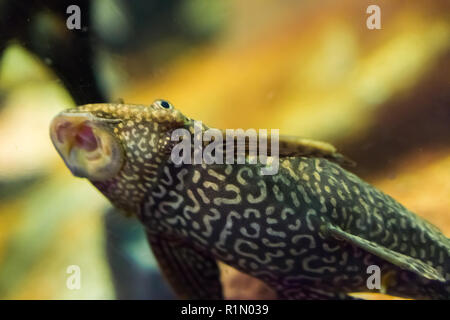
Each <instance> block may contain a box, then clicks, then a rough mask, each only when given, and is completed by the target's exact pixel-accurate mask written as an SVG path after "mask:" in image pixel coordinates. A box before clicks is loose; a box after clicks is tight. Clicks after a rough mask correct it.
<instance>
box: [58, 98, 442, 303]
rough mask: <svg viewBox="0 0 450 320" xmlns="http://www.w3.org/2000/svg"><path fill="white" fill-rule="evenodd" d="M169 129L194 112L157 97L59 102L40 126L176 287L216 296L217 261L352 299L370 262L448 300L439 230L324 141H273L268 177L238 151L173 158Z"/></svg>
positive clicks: (397, 291) (415, 290)
mask: <svg viewBox="0 0 450 320" xmlns="http://www.w3.org/2000/svg"><path fill="white" fill-rule="evenodd" d="M85 127H87V128H85ZM179 128H184V129H186V130H188V131H189V132H191V133H192V132H194V128H193V120H191V119H189V118H187V117H185V116H184V115H182V114H181V113H180V112H179V111H178V110H175V109H173V107H172V106H171V105H170V104H168V103H167V102H165V101H163V100H157V101H156V102H154V103H153V104H152V105H151V106H135V105H122V104H116V105H110V104H97V105H85V106H81V107H79V108H77V109H72V110H68V111H66V112H64V113H62V114H60V115H59V116H57V117H56V118H55V120H54V121H53V123H52V127H51V136H52V140H53V142H54V144H55V146H56V148H57V150H58V151H59V152H60V154H61V156H62V157H63V159H64V160H65V162H66V164H67V165H68V167H69V168H70V169H71V170H72V172H73V173H74V174H75V175H77V176H81V177H86V178H88V179H89V180H90V181H91V182H92V183H93V185H94V186H95V187H97V188H98V189H99V190H100V191H101V192H102V193H103V194H104V195H105V196H106V197H107V198H108V199H109V200H110V201H111V202H112V203H113V204H114V205H115V206H116V207H118V208H119V209H122V210H123V211H125V212H127V213H129V214H133V215H135V216H136V217H137V218H138V219H139V220H140V221H141V222H142V224H143V225H144V226H145V228H146V231H147V235H148V240H149V243H150V246H151V248H152V250H153V252H154V253H155V256H156V257H157V259H158V261H159V263H160V266H161V269H162V271H163V272H164V273H165V275H166V277H167V279H168V280H169V282H170V283H171V285H172V287H173V288H174V290H175V292H176V293H177V294H178V295H179V296H180V297H182V298H199V299H211V298H213V299H220V298H223V293H222V288H221V283H220V278H219V276H220V274H219V269H218V266H217V261H222V262H224V263H226V264H228V265H230V266H232V267H235V268H236V269H238V270H240V271H242V272H244V273H247V274H249V275H252V276H254V277H256V278H259V279H261V280H262V281H264V282H265V283H267V284H268V285H269V286H270V287H271V288H273V289H274V290H275V291H276V292H277V293H278V295H279V296H280V298H287V299H348V298H351V297H350V296H349V295H348V293H351V292H364V291H365V292H367V291H370V289H369V288H368V279H369V277H370V275H371V274H370V272H369V270H372V269H371V268H373V266H375V267H377V268H379V270H380V276H381V279H382V281H381V282H382V287H381V288H379V291H382V292H383V293H388V294H391V295H395V296H400V297H405V298H415V299H449V298H450V283H449V281H450V240H449V239H448V238H446V237H445V236H444V235H443V234H442V233H441V232H440V231H439V230H438V229H437V228H436V227H434V226H432V225H431V224H429V223H428V222H426V221H425V220H423V219H421V218H420V217H418V216H417V215H415V214H414V213H412V212H410V211H409V210H408V209H406V208H405V207H403V206H402V205H401V204H399V203H398V202H397V201H395V200H394V199H392V198H391V197H389V196H388V195H386V194H384V193H382V192H381V191H379V190H378V189H376V188H375V187H373V186H371V185H370V184H368V183H366V182H364V181H362V180H361V179H360V178H358V177H357V176H356V175H354V174H352V173H351V172H349V171H347V170H345V169H344V168H343V167H342V166H340V165H339V164H336V163H335V162H333V160H336V159H342V157H341V156H340V155H338V154H337V153H335V150H334V149H332V148H327V147H322V145H319V147H317V145H316V144H310V143H304V142H302V143H299V144H298V146H299V147H298V148H295V147H294V146H293V145H295V143H294V144H292V141H287V142H286V141H283V140H281V141H280V150H281V153H280V159H279V161H280V166H279V170H278V172H277V173H276V174H274V175H261V169H262V167H264V166H265V165H264V164H261V163H256V164H255V163H250V161H249V158H248V157H247V158H245V163H241V164H205V163H202V164H183V163H181V164H176V163H174V161H172V158H171V156H170V155H171V151H172V150H173V147H174V143H173V141H172V139H171V134H172V132H173V130H175V129H179ZM203 129H204V130H206V129H207V127H206V126H204V127H203ZM286 146H287V147H286ZM283 148H287V149H289V150H287V151H286V152H284V151H283ZM119 150H120V151H119ZM305 150H307V151H306V152H305ZM86 159H88V160H86ZM91 159H93V160H91ZM105 168H106V169H105Z"/></svg>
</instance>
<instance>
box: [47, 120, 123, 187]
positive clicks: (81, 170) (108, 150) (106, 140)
mask: <svg viewBox="0 0 450 320" xmlns="http://www.w3.org/2000/svg"><path fill="white" fill-rule="evenodd" d="M50 138H51V140H52V142H53V145H54V146H55V148H56V150H57V151H58V153H59V155H60V156H61V158H62V159H63V160H64V162H65V164H66V166H67V167H68V168H69V169H70V171H71V172H72V174H73V175H74V176H76V177H80V178H88V179H90V180H95V181H101V180H105V179H108V178H110V177H111V176H112V175H115V174H116V173H117V171H118V169H120V167H121V164H122V162H123V155H122V152H121V151H122V150H121V147H120V143H119V142H118V141H117V139H116V138H115V137H114V136H113V134H112V133H111V131H110V130H108V128H106V127H105V124H104V123H102V122H101V121H99V120H97V119H96V118H95V117H94V116H93V115H92V114H90V113H68V112H62V113H60V114H58V115H57V116H56V117H55V118H53V120H52V122H51V124H50Z"/></svg>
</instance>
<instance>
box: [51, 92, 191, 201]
mask: <svg viewBox="0 0 450 320" xmlns="http://www.w3.org/2000/svg"><path fill="white" fill-rule="evenodd" d="M189 121H190V119H189V118H187V117H185V116H184V115H183V114H182V113H181V112H180V111H178V110H176V109H174V108H173V106H172V105H171V104H170V103H169V102H167V101H165V100H156V101H155V102H153V103H152V104H151V105H147V106H144V105H132V104H109V103H105V104H87V105H82V106H79V107H76V108H71V109H68V110H65V111H63V112H61V113H59V114H58V115H56V117H55V118H54V119H53V120H52V122H51V124H50V137H51V140H52V142H53V145H54V146H55V148H56V150H57V151H58V153H59V155H60V156H61V157H62V159H63V160H64V162H65V164H66V166H67V167H68V168H69V169H70V171H71V172H72V174H73V175H74V176H76V177H81V178H87V179H88V180H90V181H91V182H92V183H93V184H94V185H95V186H96V187H97V188H98V189H100V191H102V192H103V193H104V194H105V195H106V196H107V197H108V198H109V199H110V200H111V201H112V202H113V203H120V205H119V207H125V206H128V204H126V203H125V202H127V201H138V200H139V199H141V198H142V197H143V196H144V193H145V192H144V190H148V189H150V188H151V187H152V181H154V180H155V178H156V177H157V176H158V174H159V172H160V170H159V168H160V167H161V164H163V163H164V162H166V161H167V160H168V158H169V157H170V141H171V140H170V137H171V132H172V131H173V130H175V129H177V128H182V127H183V126H185V125H186V124H187V123H189ZM139 190H140V191H139ZM138 191H139V192H138ZM118 197H119V198H121V199H118ZM138 198H139V199H138Z"/></svg>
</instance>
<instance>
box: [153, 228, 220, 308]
mask: <svg viewBox="0 0 450 320" xmlns="http://www.w3.org/2000/svg"><path fill="white" fill-rule="evenodd" d="M147 238H148V241H149V243H150V246H151V248H152V251H153V253H154V254H155V256H156V259H157V260H158V263H159V266H160V268H161V270H162V272H163V274H164V276H165V277H166V279H167V280H168V282H169V284H170V285H171V286H172V288H173V290H174V291H175V293H176V294H177V296H179V297H180V298H181V299H223V294H222V285H221V283H220V271H219V268H218V266H217V263H216V261H215V260H214V259H213V258H212V257H210V256H208V255H206V254H204V253H203V252H200V251H199V250H197V249H196V248H193V247H192V246H190V245H188V244H187V243H185V242H183V241H177V240H168V239H164V238H160V237H157V236H154V235H150V234H147Z"/></svg>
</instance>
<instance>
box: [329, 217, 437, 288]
mask: <svg viewBox="0 0 450 320" xmlns="http://www.w3.org/2000/svg"><path fill="white" fill-rule="evenodd" d="M326 230H327V231H328V232H329V233H330V234H331V235H334V236H336V237H338V238H341V239H343V240H345V241H348V242H350V243H351V244H353V245H355V246H357V247H359V248H361V249H363V250H366V251H367V252H370V253H371V254H373V255H375V256H377V257H379V258H381V259H384V260H386V261H388V262H390V263H392V264H394V265H396V266H397V267H399V268H402V269H404V270H409V271H412V272H414V273H416V274H418V275H419V276H421V277H425V278H427V279H431V280H438V281H442V282H445V278H444V277H443V275H442V274H441V273H440V272H439V271H438V270H436V269H435V268H433V267H432V266H430V265H428V264H426V263H424V262H422V261H420V260H418V259H415V258H413V257H410V256H407V255H405V254H403V253H399V252H396V251H393V250H391V249H388V248H386V247H384V246H382V245H380V244H378V243H376V242H372V241H369V240H366V239H364V238H361V237H359V236H357V235H354V234H351V233H348V232H345V231H344V230H342V229H341V228H339V227H337V226H333V225H331V224H328V225H327V226H326Z"/></svg>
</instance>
